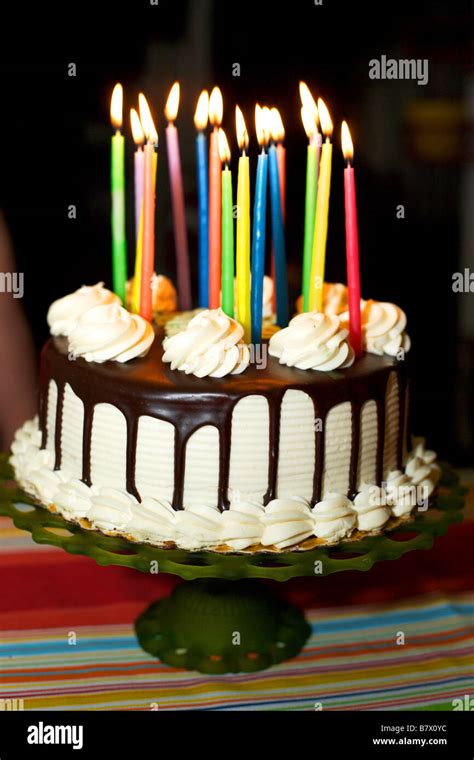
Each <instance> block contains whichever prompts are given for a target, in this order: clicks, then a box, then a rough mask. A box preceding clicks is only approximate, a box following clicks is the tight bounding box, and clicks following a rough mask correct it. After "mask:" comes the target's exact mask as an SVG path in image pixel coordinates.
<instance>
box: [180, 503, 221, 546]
mask: <svg viewBox="0 0 474 760" xmlns="http://www.w3.org/2000/svg"><path fill="white" fill-rule="evenodd" d="M176 530H177V536H176V542H177V543H178V544H179V546H180V547H181V548H182V549H188V550H189V551H196V550H197V549H201V548H202V547H203V546H218V545H219V544H222V543H223V541H222V520H221V513H220V512H219V510H218V509H217V507H210V506H208V505H206V504H204V505H202V506H193V507H189V508H188V509H182V510H180V511H179V512H177V515H176Z"/></svg>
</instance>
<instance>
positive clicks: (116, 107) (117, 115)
mask: <svg viewBox="0 0 474 760" xmlns="http://www.w3.org/2000/svg"><path fill="white" fill-rule="evenodd" d="M122 119H123V87H122V85H121V84H120V83H117V84H116V85H115V87H114V89H113V92H112V98H111V100H110V121H111V122H112V125H113V126H114V127H115V129H120V127H121V126H122Z"/></svg>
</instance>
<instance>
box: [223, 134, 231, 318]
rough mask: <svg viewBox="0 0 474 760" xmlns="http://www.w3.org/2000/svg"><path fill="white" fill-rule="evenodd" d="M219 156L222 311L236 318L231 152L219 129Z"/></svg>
mask: <svg viewBox="0 0 474 760" xmlns="http://www.w3.org/2000/svg"><path fill="white" fill-rule="evenodd" d="M219 155H220V159H221V162H222V166H223V169H222V270H221V272H222V274H221V277H222V280H221V289H222V310H223V311H224V312H225V314H227V316H228V317H232V318H233V316H234V215H233V199H232V172H231V171H230V169H229V162H230V150H229V144H228V142H227V138H226V136H225V133H224V130H223V129H219Z"/></svg>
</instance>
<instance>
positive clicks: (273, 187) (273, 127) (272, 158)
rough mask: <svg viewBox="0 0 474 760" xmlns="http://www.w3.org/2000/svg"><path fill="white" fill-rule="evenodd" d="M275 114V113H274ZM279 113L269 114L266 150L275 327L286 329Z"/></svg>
mask: <svg viewBox="0 0 474 760" xmlns="http://www.w3.org/2000/svg"><path fill="white" fill-rule="evenodd" d="M275 112H276V113H275ZM279 116H280V115H279V113H278V111H277V110H276V108H275V109H273V108H272V110H271V112H270V138H271V142H270V147H269V149H268V171H269V174H270V204H271V219H272V240H273V251H274V256H275V277H274V281H273V286H274V289H275V290H276V314H277V325H279V327H286V325H287V324H288V283H287V277H286V251H285V230H284V226H283V213H282V211H283V210H282V199H281V190H280V178H279V171H278V155H277V149H276V145H275V142H276V139H277V138H278V135H279V134H280V129H279V121H281V119H279Z"/></svg>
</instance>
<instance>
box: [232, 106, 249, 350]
mask: <svg viewBox="0 0 474 760" xmlns="http://www.w3.org/2000/svg"><path fill="white" fill-rule="evenodd" d="M235 128H236V132H237V144H238V146H239V148H240V150H241V151H242V153H241V156H240V158H239V174H238V177H237V255H236V268H237V319H238V320H239V322H240V324H241V325H242V327H243V328H244V334H245V342H246V343H250V339H251V324H250V161H249V157H248V156H247V150H248V147H249V135H248V132H247V128H246V126H245V120H244V117H243V114H242V111H241V110H240V108H239V107H238V106H236V108H235Z"/></svg>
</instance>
